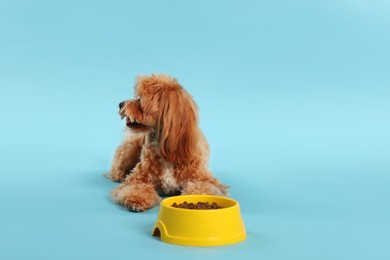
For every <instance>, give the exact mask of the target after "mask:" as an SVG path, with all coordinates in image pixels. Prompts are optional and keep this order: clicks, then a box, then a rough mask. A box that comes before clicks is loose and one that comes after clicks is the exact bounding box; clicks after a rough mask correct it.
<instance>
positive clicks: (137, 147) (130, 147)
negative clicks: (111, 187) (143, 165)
mask: <svg viewBox="0 0 390 260" xmlns="http://www.w3.org/2000/svg"><path fill="white" fill-rule="evenodd" d="M144 136H145V135H143V134H135V135H132V136H129V137H127V138H126V139H125V140H124V142H123V143H122V144H121V145H120V146H119V147H118V148H117V150H116V152H115V156H114V159H113V161H112V166H111V170H110V172H109V173H107V174H106V177H107V178H109V179H111V180H113V181H116V182H122V181H124V180H125V178H126V176H127V175H128V174H129V173H130V172H131V171H132V170H133V168H134V167H135V165H136V164H137V163H138V162H139V161H140V155H141V150H142V145H143V141H144Z"/></svg>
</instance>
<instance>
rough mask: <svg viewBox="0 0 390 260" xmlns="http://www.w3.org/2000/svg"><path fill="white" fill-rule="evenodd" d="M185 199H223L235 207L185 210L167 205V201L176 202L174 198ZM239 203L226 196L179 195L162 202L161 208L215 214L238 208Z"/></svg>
mask: <svg viewBox="0 0 390 260" xmlns="http://www.w3.org/2000/svg"><path fill="white" fill-rule="evenodd" d="M183 197H208V198H218V199H223V200H227V201H229V202H232V203H233V205H232V206H229V207H223V208H220V209H185V208H177V207H172V206H171V205H167V204H166V203H167V202H166V201H167V200H174V198H183ZM238 205H239V204H238V201H237V200H234V199H232V198H228V197H224V196H218V195H208V194H184V195H177V196H171V197H167V198H165V199H163V200H162V201H161V206H163V207H165V208H168V209H170V210H179V211H191V212H214V211H222V210H230V209H232V208H234V207H238Z"/></svg>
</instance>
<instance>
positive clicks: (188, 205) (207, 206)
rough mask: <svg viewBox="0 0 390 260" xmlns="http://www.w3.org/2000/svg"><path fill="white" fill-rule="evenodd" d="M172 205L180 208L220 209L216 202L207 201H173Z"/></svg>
mask: <svg viewBox="0 0 390 260" xmlns="http://www.w3.org/2000/svg"><path fill="white" fill-rule="evenodd" d="M172 207H174V208H182V209H221V208H222V207H221V206H220V205H218V204H217V203H216V202H213V203H211V204H210V203H209V202H197V203H192V202H190V203H188V202H187V201H184V202H183V203H180V204H177V203H176V202H174V203H173V204H172Z"/></svg>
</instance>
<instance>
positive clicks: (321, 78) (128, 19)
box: [0, 0, 390, 260]
mask: <svg viewBox="0 0 390 260" xmlns="http://www.w3.org/2000/svg"><path fill="white" fill-rule="evenodd" d="M389 28H390V3H389V2H388V1H385V0H371V1H369V0H356V1H354V0H330V1H325V0H311V1H309V0H307V1H304V0H300V1H292V0H291V1H288V0H284V1H281V0H276V1H206V0H204V1H178V0H177V1H40V0H37V1H19V0H15V1H1V2H0V37H1V38H0V88H1V94H0V116H1V118H0V124H1V125H0V126H1V127H0V129H1V130H0V131H1V135H0V138H1V139H0V146H1V148H0V149H1V150H0V160H1V163H0V212H1V213H0V259H2V260H3V259H4V260H10V259H134V258H138V259H183V258H184V259H238V258H240V259H354V260H358V259H376V260H379V259H390V252H389V240H390V239H389V232H390V224H389V219H390V209H389V203H390V192H389V184H390V176H389V174H390V162H389V158H390V137H389V132H390V122H389V112H390V103H389V102H390V31H389ZM152 72H164V73H168V74H171V75H173V76H175V77H177V78H178V79H179V81H180V82H181V83H182V84H183V85H184V86H185V87H186V88H187V89H188V90H189V92H190V93H192V94H193V96H194V98H195V100H196V102H197V103H198V105H199V107H200V118H201V126H202V128H203V130H204V132H205V134H206V136H207V138H208V140H209V143H210V145H211V149H212V155H211V161H210V164H211V169H212V171H213V172H214V173H215V175H216V176H217V177H218V178H220V179H221V180H222V181H223V182H224V183H227V184H229V185H231V195H232V197H233V198H235V199H237V200H238V201H239V202H240V204H241V208H242V214H243V218H244V221H245V223H246V227H247V231H248V239H247V240H246V241H245V242H243V243H240V244H236V245H232V246H227V247H214V248H195V247H181V246H173V245H169V244H165V243H162V242H160V241H159V240H157V239H154V238H153V237H151V236H150V233H151V228H152V226H153V224H154V221H155V219H156V216H157V211H158V209H157V208H155V209H152V210H150V211H148V212H146V213H139V214H136V213H131V212H128V211H126V210H124V209H123V208H121V207H119V206H116V205H114V204H113V203H111V202H110V200H109V197H108V194H109V192H110V191H111V190H112V189H113V188H115V187H116V186H117V184H116V183H112V182H110V181H108V180H106V179H104V178H103V177H102V174H103V173H104V172H106V171H107V170H108V169H109V167H110V163H111V159H112V156H113V153H114V151H115V148H116V146H117V145H118V144H119V143H120V140H121V137H122V128H123V122H121V121H120V120H119V117H118V115H117V104H118V102H119V101H122V100H123V99H126V98H129V97H131V96H132V94H133V92H132V86H133V79H134V77H135V76H136V75H138V74H149V73H152Z"/></svg>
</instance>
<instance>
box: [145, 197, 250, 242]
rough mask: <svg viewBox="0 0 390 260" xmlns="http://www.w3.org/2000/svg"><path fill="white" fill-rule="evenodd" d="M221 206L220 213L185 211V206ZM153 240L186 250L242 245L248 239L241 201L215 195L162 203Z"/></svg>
mask: <svg viewBox="0 0 390 260" xmlns="http://www.w3.org/2000/svg"><path fill="white" fill-rule="evenodd" d="M185 201H186V202H187V203H194V204H196V203H198V202H208V203H209V204H212V203H213V202H215V203H217V204H218V205H219V206H221V207H222V208H219V209H183V208H176V207H172V204H173V203H176V204H181V203H183V202H185ZM152 234H153V236H159V237H160V238H161V240H162V241H163V242H166V243H171V244H176V245H184V246H222V245H228V244H233V243H238V242H241V241H243V240H245V238H246V231H245V226H244V222H243V220H242V218H241V213H240V206H239V204H238V202H237V201H235V200H232V199H229V198H225V197H220V196H211V195H181V196H174V197H170V198H167V199H164V200H163V201H162V202H161V205H160V210H159V213H158V218H157V221H156V224H155V225H154V228H153V233H152Z"/></svg>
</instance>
